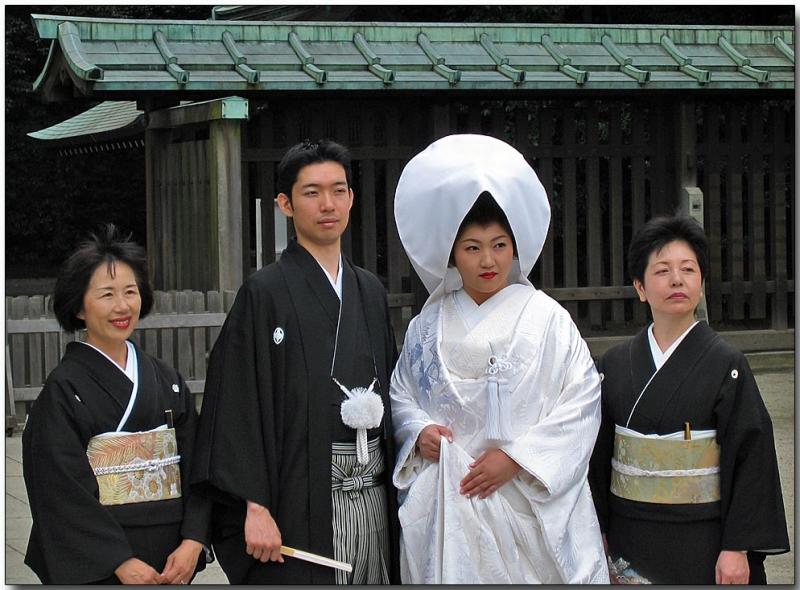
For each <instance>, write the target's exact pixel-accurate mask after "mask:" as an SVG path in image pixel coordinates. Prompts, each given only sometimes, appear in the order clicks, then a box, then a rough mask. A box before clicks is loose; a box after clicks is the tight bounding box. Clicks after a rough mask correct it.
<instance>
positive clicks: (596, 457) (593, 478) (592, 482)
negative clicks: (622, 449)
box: [589, 359, 614, 533]
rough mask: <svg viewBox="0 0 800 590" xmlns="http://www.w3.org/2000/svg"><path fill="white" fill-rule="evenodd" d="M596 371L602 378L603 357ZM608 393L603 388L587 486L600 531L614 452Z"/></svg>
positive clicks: (605, 523)
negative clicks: (598, 426) (599, 418)
mask: <svg viewBox="0 0 800 590" xmlns="http://www.w3.org/2000/svg"><path fill="white" fill-rule="evenodd" d="M597 371H598V372H599V373H600V377H601V379H603V359H600V361H599V362H598V363H597ZM608 404H609V401H608V395H607V392H606V390H605V388H603V393H602V396H601V398H600V408H601V409H600V412H601V420H600V430H599V431H598V433H597V441H596V442H595V445H594V451H593V452H592V458H591V460H590V461H589V487H590V489H591V491H592V499H593V500H594V507H595V511H596V512H597V520H598V522H599V523H600V531H601V532H602V533H605V532H606V530H607V527H608V495H609V494H610V493H611V492H610V488H611V457H612V455H613V454H614V414H613V412H612V410H611V408H610V407H608Z"/></svg>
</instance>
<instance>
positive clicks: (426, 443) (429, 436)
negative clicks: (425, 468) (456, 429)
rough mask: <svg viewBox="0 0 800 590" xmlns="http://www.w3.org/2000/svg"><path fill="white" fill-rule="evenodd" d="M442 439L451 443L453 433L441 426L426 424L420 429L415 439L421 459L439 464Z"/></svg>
mask: <svg viewBox="0 0 800 590" xmlns="http://www.w3.org/2000/svg"><path fill="white" fill-rule="evenodd" d="M442 437H445V438H446V439H447V440H448V441H450V442H453V433H452V432H451V431H450V429H449V428H447V427H446V426H442V425H441V424H428V425H427V426H426V427H425V428H423V429H422V432H420V433H419V436H418V437H417V448H418V449H419V452H420V454H421V455H422V458H423V459H427V460H428V461H432V462H433V463H438V462H439V449H440V448H441V444H442V442H441V441H442Z"/></svg>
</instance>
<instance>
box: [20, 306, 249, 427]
mask: <svg viewBox="0 0 800 590" xmlns="http://www.w3.org/2000/svg"><path fill="white" fill-rule="evenodd" d="M234 296H235V293H233V292H230V291H228V292H224V293H220V292H216V291H210V292H207V293H201V292H198V291H177V292H176V291H171V292H162V291H157V292H156V293H155V300H154V305H153V310H152V311H151V313H150V315H148V316H147V317H146V318H144V319H143V320H142V321H141V322H140V323H139V326H138V327H137V329H136V330H135V331H134V333H133V336H132V340H134V341H135V342H136V343H137V344H139V345H140V346H141V347H142V348H143V349H144V350H145V351H146V352H148V353H149V354H152V355H153V356H155V357H158V358H160V359H162V360H163V361H165V362H166V363H168V364H170V365H172V366H173V367H175V368H176V369H177V370H178V371H179V372H180V373H181V375H182V376H183V378H184V379H185V380H186V382H187V384H188V386H189V388H190V389H191V390H192V391H193V392H195V393H199V392H202V391H203V387H204V384H205V375H206V365H207V361H208V353H209V352H210V351H211V348H212V346H213V345H214V342H215V341H216V339H217V336H218V334H219V330H220V328H221V326H222V324H223V322H224V321H225V316H226V313H227V312H228V311H229V310H230V307H231V305H233V299H234ZM82 338H83V333H82V332H78V333H76V334H68V333H66V332H64V331H62V330H61V328H60V327H59V325H58V322H57V321H56V319H55V317H54V316H53V313H52V310H51V309H50V296H49V295H47V296H43V295H35V296H32V297H26V296H20V297H6V343H7V350H8V353H9V359H10V364H11V365H10V368H11V375H12V377H13V387H14V391H13V393H14V398H13V399H14V400H15V402H17V403H18V404H19V403H24V402H29V401H32V400H34V399H36V396H37V395H38V394H39V391H40V390H41V388H42V385H43V384H44V381H45V379H46V378H47V375H48V374H49V373H50V371H52V370H53V369H54V368H55V367H56V365H57V364H58V363H59V361H60V359H61V357H62V356H63V354H64V350H65V348H66V346H67V344H68V343H69V342H72V341H74V340H76V339H82ZM18 413H21V415H23V416H24V414H25V412H24V409H23V411H22V412H18Z"/></svg>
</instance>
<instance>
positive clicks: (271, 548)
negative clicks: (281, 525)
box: [244, 500, 283, 563]
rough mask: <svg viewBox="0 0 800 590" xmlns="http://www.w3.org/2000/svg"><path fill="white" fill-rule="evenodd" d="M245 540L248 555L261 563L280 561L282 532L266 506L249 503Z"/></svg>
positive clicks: (281, 558)
mask: <svg viewBox="0 0 800 590" xmlns="http://www.w3.org/2000/svg"><path fill="white" fill-rule="evenodd" d="M244 540H245V543H246V544H247V554H248V555H252V556H253V559H257V560H259V561H261V562H265V563H266V562H267V561H278V562H280V563H283V556H282V555H281V531H280V530H279V529H278V525H277V524H275V520H274V519H273V518H272V515H271V514H270V513H269V510H267V509H266V508H265V507H264V506H261V505H260V504H256V503H255V502H250V501H249V500H248V501H247V516H246V517H245V519H244Z"/></svg>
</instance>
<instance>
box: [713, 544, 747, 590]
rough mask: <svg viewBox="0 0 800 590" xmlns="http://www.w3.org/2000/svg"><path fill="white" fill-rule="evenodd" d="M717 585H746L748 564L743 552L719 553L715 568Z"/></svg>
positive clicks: (745, 553)
mask: <svg viewBox="0 0 800 590" xmlns="http://www.w3.org/2000/svg"><path fill="white" fill-rule="evenodd" d="M715 574H716V582H717V584H747V583H748V582H750V564H749V563H747V552H745V551H720V552H719V558H717V567H716V568H715Z"/></svg>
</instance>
